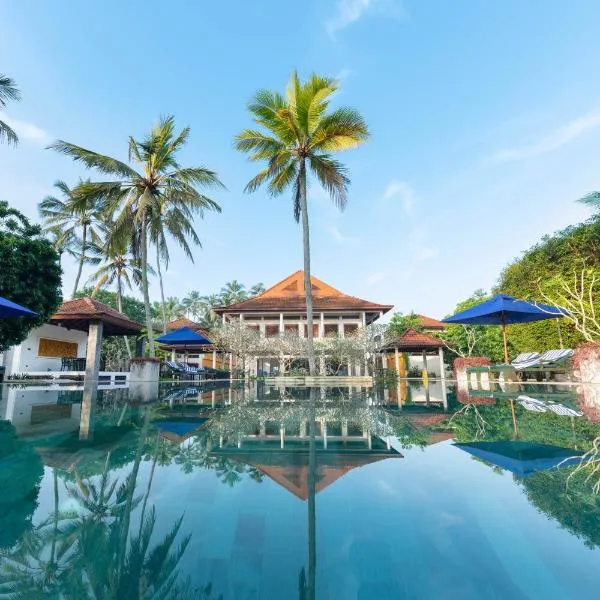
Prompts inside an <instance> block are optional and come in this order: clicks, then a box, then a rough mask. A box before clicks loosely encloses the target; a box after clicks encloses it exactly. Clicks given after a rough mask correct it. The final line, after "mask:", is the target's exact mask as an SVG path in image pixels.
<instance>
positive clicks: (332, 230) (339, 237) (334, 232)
mask: <svg viewBox="0 0 600 600" xmlns="http://www.w3.org/2000/svg"><path fill="white" fill-rule="evenodd" d="M325 230H326V231H327V232H328V233H329V235H331V237H332V238H333V239H334V240H335V241H336V242H337V243H338V244H354V243H356V242H358V238H356V237H350V236H346V235H344V234H343V233H342V232H341V231H340V230H339V228H338V227H337V226H336V225H329V226H327V227H325Z"/></svg>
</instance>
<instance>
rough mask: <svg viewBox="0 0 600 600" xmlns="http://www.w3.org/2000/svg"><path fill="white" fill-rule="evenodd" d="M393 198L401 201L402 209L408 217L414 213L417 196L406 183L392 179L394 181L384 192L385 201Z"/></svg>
mask: <svg viewBox="0 0 600 600" xmlns="http://www.w3.org/2000/svg"><path fill="white" fill-rule="evenodd" d="M393 198H399V199H400V202H401V203H402V208H403V209H404V212H405V213H406V214H407V215H410V214H411V213H412V211H413V208H414V205H415V194H414V192H413V191H412V188H411V187H410V186H409V185H408V184H407V183H406V182H404V181H399V180H397V179H392V181H390V182H389V183H388V186H387V187H386V188H385V192H383V199H384V200H385V201H388V200H392V199H393Z"/></svg>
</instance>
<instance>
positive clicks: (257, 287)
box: [248, 283, 265, 298]
mask: <svg viewBox="0 0 600 600" xmlns="http://www.w3.org/2000/svg"><path fill="white" fill-rule="evenodd" d="M264 291H265V286H264V285H263V284H262V283H255V284H254V285H253V286H252V287H251V288H250V289H249V290H248V296H249V297H250V298H252V297H254V296H258V295H259V294H262V293H263V292H264Z"/></svg>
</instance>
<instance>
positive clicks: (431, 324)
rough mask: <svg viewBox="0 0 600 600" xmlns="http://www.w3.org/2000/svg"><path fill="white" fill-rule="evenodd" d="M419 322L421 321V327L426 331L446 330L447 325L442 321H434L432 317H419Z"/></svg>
mask: <svg viewBox="0 0 600 600" xmlns="http://www.w3.org/2000/svg"><path fill="white" fill-rule="evenodd" d="M417 316H418V317H419V320H420V321H421V327H423V328H425V329H445V328H446V323H443V322H442V321H438V320H437V319H432V318H431V317H426V316H425V315H417Z"/></svg>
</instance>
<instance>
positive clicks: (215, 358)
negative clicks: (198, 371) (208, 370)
mask: <svg viewBox="0 0 600 600" xmlns="http://www.w3.org/2000/svg"><path fill="white" fill-rule="evenodd" d="M212 365H213V366H212V368H213V369H216V368H217V351H216V350H213V362H212Z"/></svg>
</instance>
